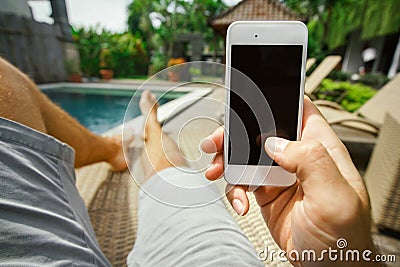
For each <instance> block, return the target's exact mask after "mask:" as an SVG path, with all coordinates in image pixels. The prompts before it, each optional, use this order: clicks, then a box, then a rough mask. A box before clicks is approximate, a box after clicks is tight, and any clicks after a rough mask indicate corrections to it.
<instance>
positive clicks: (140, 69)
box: [77, 27, 149, 77]
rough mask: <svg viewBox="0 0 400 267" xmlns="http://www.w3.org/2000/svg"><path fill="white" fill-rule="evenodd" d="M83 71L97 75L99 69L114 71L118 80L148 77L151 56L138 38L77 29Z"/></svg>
mask: <svg viewBox="0 0 400 267" xmlns="http://www.w3.org/2000/svg"><path fill="white" fill-rule="evenodd" d="M77 36H78V38H77V45H78V49H79V53H80V57H81V69H82V71H83V73H84V74H85V75H86V76H88V77H92V76H98V73H99V70H100V68H106V69H111V70H113V71H114V74H115V76H116V77H126V76H135V75H146V74H147V66H148V64H149V57H148V54H147V52H146V49H145V44H144V43H143V42H142V39H141V38H140V37H139V36H133V35H132V34H131V33H128V32H127V33H122V34H115V33H111V32H109V31H106V30H99V29H97V28H95V27H92V28H89V29H85V28H80V29H78V30H77Z"/></svg>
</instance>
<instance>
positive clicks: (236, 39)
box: [224, 21, 307, 186]
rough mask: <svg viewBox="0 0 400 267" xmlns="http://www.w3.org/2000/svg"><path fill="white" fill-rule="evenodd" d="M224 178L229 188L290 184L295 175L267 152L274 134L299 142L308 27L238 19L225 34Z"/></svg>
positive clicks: (298, 23) (294, 179) (299, 23)
mask: <svg viewBox="0 0 400 267" xmlns="http://www.w3.org/2000/svg"><path fill="white" fill-rule="evenodd" d="M226 55H227V70H226V80H225V84H226V87H227V88H228V93H227V99H226V103H227V105H226V111H225V127H226V133H227V134H226V135H225V139H224V143H225V151H224V152H225V153H224V155H225V157H224V167H225V169H224V177H225V180H226V181H227V182H228V183H230V184H243V185H255V186H260V185H276V186H289V185H292V184H293V183H294V182H295V181H296V177H295V175H294V174H291V173H289V172H287V171H285V170H284V169H282V168H281V167H280V166H278V164H276V162H274V161H273V160H272V159H271V158H270V157H269V156H268V155H267V153H266V152H265V151H264V147H263V144H264V142H265V140H266V139H267V138H268V137H270V136H279V137H283V138H286V139H289V140H299V138H300V132H301V118H302V110H303V96H304V93H303V92H304V81H305V65H306V55H307V27H306V26H305V25H304V24H303V23H301V22H293V21H291V22H289V21H288V22H279V21H278V22H269V21H251V22H250V21H239V22H235V23H233V24H231V26H230V27H229V28H228V32H227V48H226Z"/></svg>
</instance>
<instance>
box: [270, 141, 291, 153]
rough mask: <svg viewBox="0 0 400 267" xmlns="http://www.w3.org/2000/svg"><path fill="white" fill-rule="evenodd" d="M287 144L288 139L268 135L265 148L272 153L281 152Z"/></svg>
mask: <svg viewBox="0 0 400 267" xmlns="http://www.w3.org/2000/svg"><path fill="white" fill-rule="evenodd" d="M288 144H289V140H287V139H284V138H280V137H268V138H267V141H265V148H266V149H267V150H268V151H269V152H270V153H272V154H275V153H279V152H282V151H283V150H285V148H286V146H287V145H288Z"/></svg>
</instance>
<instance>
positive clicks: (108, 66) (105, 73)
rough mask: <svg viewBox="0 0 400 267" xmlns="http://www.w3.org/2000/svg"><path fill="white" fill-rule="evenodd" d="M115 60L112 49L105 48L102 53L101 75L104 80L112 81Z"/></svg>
mask: <svg viewBox="0 0 400 267" xmlns="http://www.w3.org/2000/svg"><path fill="white" fill-rule="evenodd" d="M113 67H114V60H113V57H112V53H111V51H110V49H108V48H103V49H101V52H100V71H99V73H100V75H101V78H102V79H103V80H111V79H112V78H113V77H114V71H113V70H112V69H113Z"/></svg>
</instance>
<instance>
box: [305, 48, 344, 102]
mask: <svg viewBox="0 0 400 267" xmlns="http://www.w3.org/2000/svg"><path fill="white" fill-rule="evenodd" d="M341 60H342V57H341V56H327V57H326V58H325V59H324V60H323V61H322V62H321V64H319V65H318V66H317V68H316V69H315V70H314V71H313V72H312V73H311V75H310V76H309V77H307V79H306V84H305V90H304V92H305V93H306V95H308V96H309V97H311V98H314V97H313V95H314V93H315V92H316V91H317V90H318V88H319V85H320V84H321V82H322V81H323V80H324V79H325V78H326V77H327V76H328V75H329V73H330V72H331V71H332V70H333V69H334V68H335V67H336V66H337V64H339V62H340V61H341Z"/></svg>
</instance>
